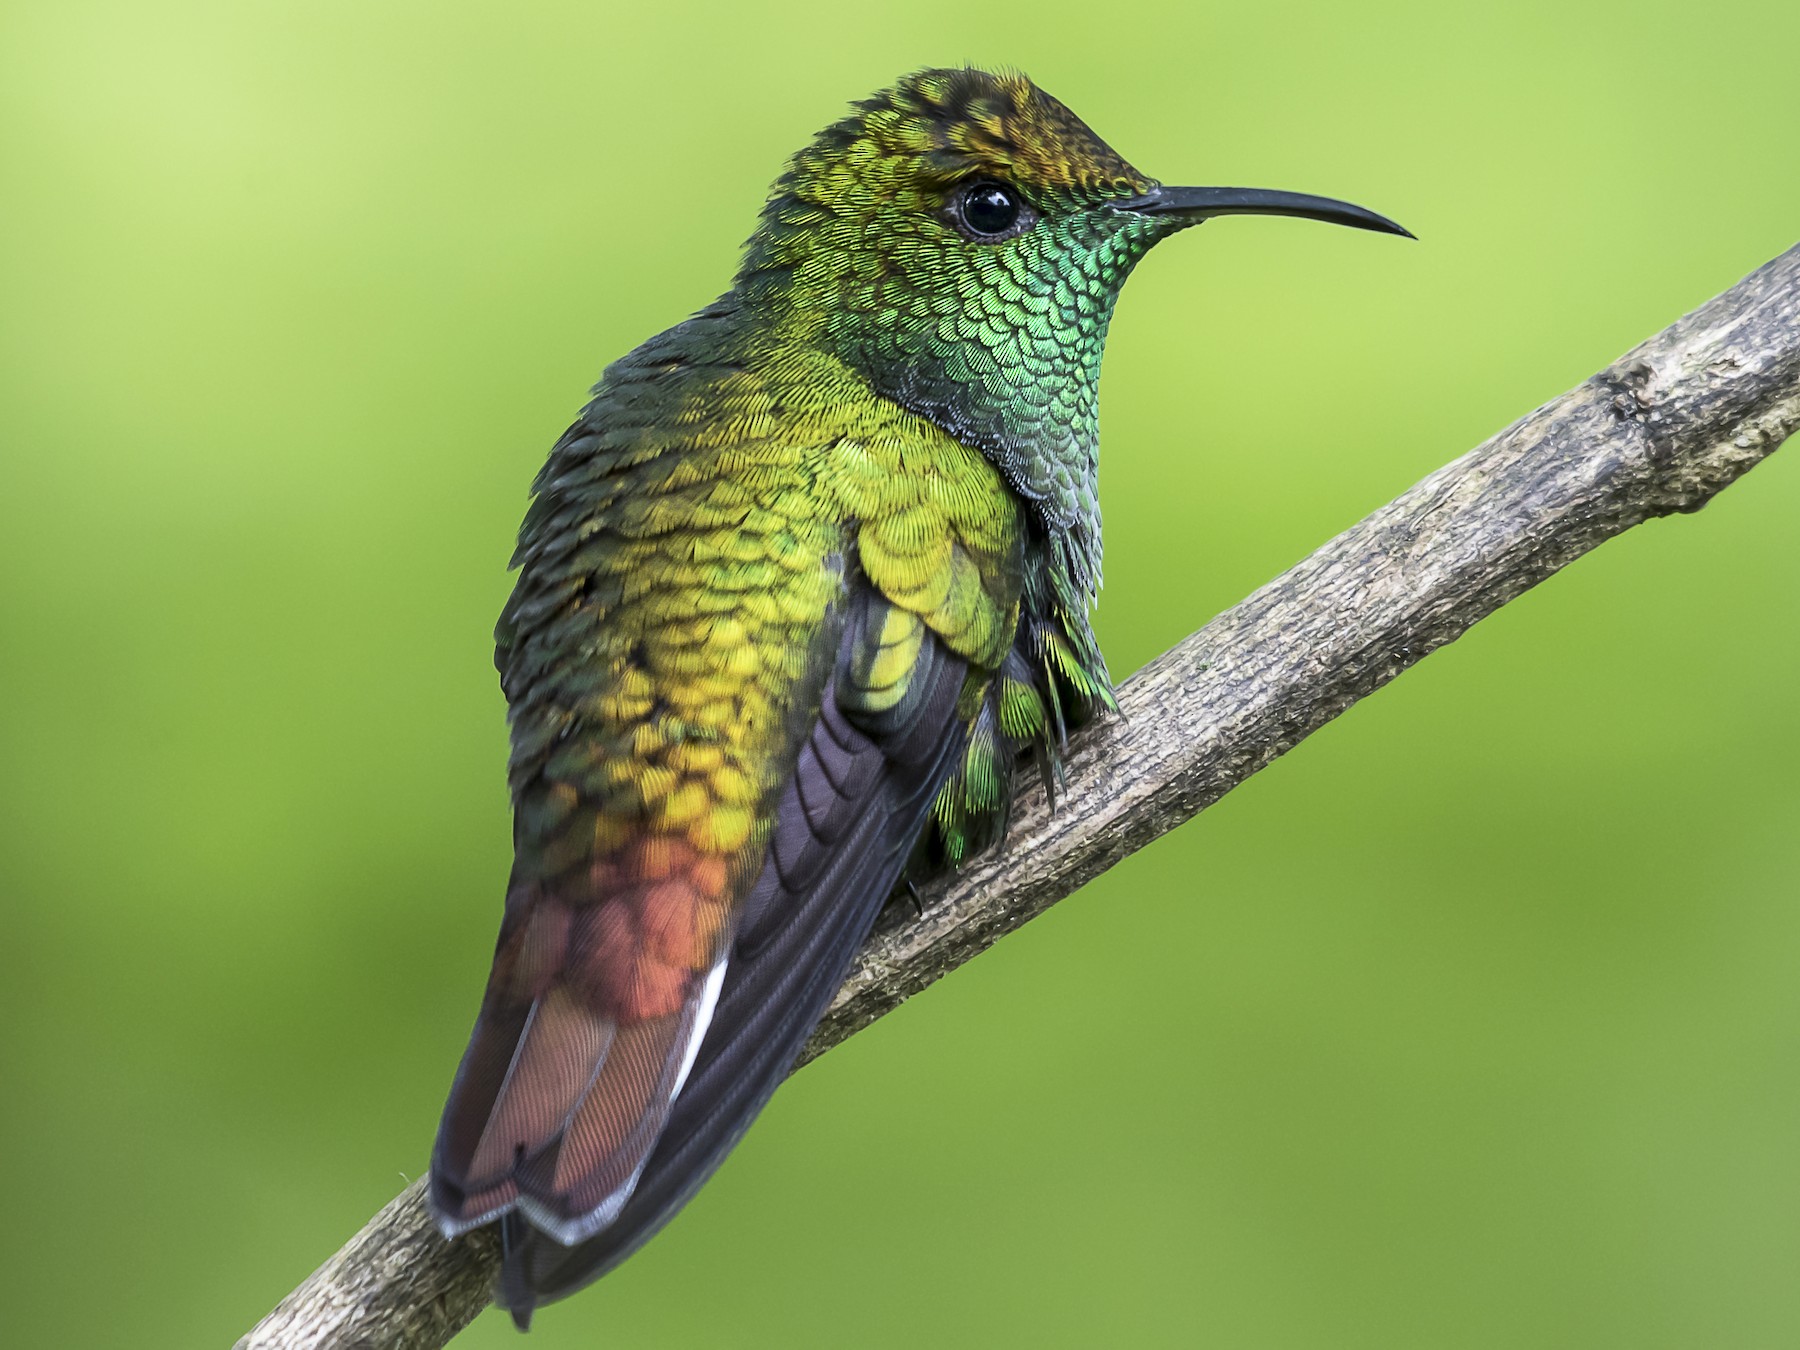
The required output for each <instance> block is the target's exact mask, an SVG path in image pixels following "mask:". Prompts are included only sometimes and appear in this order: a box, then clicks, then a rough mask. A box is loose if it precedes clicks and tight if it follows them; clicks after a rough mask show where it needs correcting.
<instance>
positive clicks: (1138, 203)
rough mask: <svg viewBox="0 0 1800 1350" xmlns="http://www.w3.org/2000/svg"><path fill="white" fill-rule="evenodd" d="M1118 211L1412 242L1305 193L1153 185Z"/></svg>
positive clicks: (1400, 229)
mask: <svg viewBox="0 0 1800 1350" xmlns="http://www.w3.org/2000/svg"><path fill="white" fill-rule="evenodd" d="M1114 205H1115V206H1117V207H1118V208H1119V209H1120V210H1122V211H1141V212H1142V213H1143V214H1144V215H1147V216H1178V217H1180V218H1181V219H1182V220H1183V222H1185V223H1191V224H1195V225H1198V224H1199V223H1200V222H1201V221H1203V220H1211V219H1212V218H1213V217H1214V216H1301V217H1304V218H1305V219H1307V220H1323V221H1326V222H1327V223H1329V224H1332V225H1348V226H1350V227H1351V228H1352V229H1357V230H1379V231H1380V232H1381V233H1383V234H1399V235H1404V236H1405V237H1406V238H1408V239H1411V238H1412V237H1413V233H1412V231H1411V230H1409V229H1406V228H1405V227H1404V226H1401V225H1396V224H1395V223H1394V222H1393V221H1391V220H1389V219H1388V218H1387V217H1386V216H1378V215H1376V214H1375V213H1374V212H1373V211H1367V210H1364V209H1363V208H1362V207H1360V206H1352V205H1351V204H1350V203H1349V202H1340V201H1338V200H1337V199H1336V198H1334V197H1314V196H1312V195H1311V194H1310V193H1306V192H1271V191H1269V190H1268V189H1266V188H1237V187H1158V188H1151V189H1150V191H1148V192H1146V193H1144V194H1143V195H1142V196H1141V197H1127V198H1126V199H1125V200H1124V201H1121V202H1115V203H1114Z"/></svg>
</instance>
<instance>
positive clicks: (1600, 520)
mask: <svg viewBox="0 0 1800 1350" xmlns="http://www.w3.org/2000/svg"><path fill="white" fill-rule="evenodd" d="M1796 427H1800V246H1796V247H1795V248H1792V249H1789V250H1788V251H1787V252H1786V253H1784V254H1782V256H1781V257H1779V258H1777V259H1775V260H1774V261H1773V262H1771V263H1769V264H1768V265H1767V266H1765V267H1763V268H1761V269H1760V270H1758V271H1756V272H1754V273H1752V274H1751V275H1750V276H1748V277H1746V278H1745V279H1744V280H1743V281H1741V282H1739V283H1738V284H1737V285H1736V286H1734V287H1732V288H1731V289H1730V290H1729V291H1727V292H1725V294H1723V295H1721V296H1719V297H1717V298H1716V299H1714V300H1712V301H1710V302H1709V303H1707V304H1706V305H1703V306H1702V307H1701V308H1699V309H1697V310H1695V311H1694V312H1693V313H1692V314H1689V315H1688V316H1687V317H1686V318H1684V319H1682V320H1681V321H1680V322H1678V323H1676V324H1675V325H1674V326H1673V327H1671V328H1669V329H1666V330H1665V331H1663V332H1661V333H1659V334H1657V335H1656V336H1655V337H1653V338H1651V339H1650V340H1649V341H1648V342H1645V343H1644V344H1643V345H1642V346H1640V347H1638V348H1636V349H1635V350H1633V351H1631V352H1628V353H1626V355H1624V356H1623V357H1621V358H1620V359H1619V360H1617V361H1615V362H1614V363H1613V364H1612V365H1610V366H1608V367H1607V368H1606V369H1605V370H1603V371H1601V372H1600V373H1599V374H1598V375H1596V376H1594V377H1593V378H1592V379H1590V380H1588V381H1586V382H1585V383H1583V384H1582V385H1580V386H1578V387H1577V388H1575V389H1572V390H1570V391H1569V392H1568V393H1566V394H1564V395H1562V396H1561V397H1560V398H1558V399H1555V400H1553V401H1552V402H1550V403H1547V404H1545V405H1544V406H1543V407H1542V408H1539V409H1538V410H1537V411H1536V412H1534V413H1531V414H1530V415H1529V416H1527V417H1524V418H1522V419H1521V420H1520V421H1518V422H1516V423H1514V424H1513V425H1512V426H1510V427H1508V428H1507V429H1506V430H1504V431H1502V432H1500V433H1499V434H1498V435H1496V436H1494V437H1493V438H1491V439H1490V440H1488V441H1486V442H1485V443H1484V444H1482V445H1480V446H1478V447H1477V448H1476V449H1474V450H1473V451H1471V452H1470V453H1468V454H1467V455H1464V456H1463V457H1462V458H1461V459H1459V460H1457V461H1456V462H1455V463H1453V464H1450V465H1447V466H1446V467H1445V468H1442V469H1440V470H1438V472H1436V473H1434V474H1432V475H1431V476H1430V477H1429V478H1427V479H1425V481H1424V482H1422V483H1420V484H1419V485H1418V486H1416V487H1414V488H1412V489H1411V490H1410V491H1408V492H1407V493H1405V494H1404V495H1402V496H1401V497H1399V498H1397V499H1396V500H1394V501H1392V502H1390V503H1389V504H1388V505H1386V506H1384V507H1382V508H1381V509H1380V510H1379V511H1376V512H1375V513H1374V514H1373V515H1371V516H1369V517H1368V518H1367V519H1366V520H1363V521H1362V522H1361V523H1359V524H1357V525H1355V526H1353V527H1352V528H1351V529H1349V530H1346V531H1345V532H1344V533H1343V534H1341V535H1339V536H1338V537H1337V538H1336V539H1334V540H1332V541H1331V542H1330V543H1329V544H1327V545H1325V547H1323V548H1321V549H1320V550H1319V551H1318V552H1317V553H1314V554H1313V555H1312V556H1311V557H1309V558H1307V559H1306V560H1305V561H1304V562H1302V563H1300V565H1299V566H1297V567H1295V568H1294V569H1293V570H1291V571H1289V572H1287V573H1285V574H1284V575H1282V576H1280V577H1277V578H1276V579H1275V580H1274V581H1272V582H1270V583H1269V584H1268V585H1267V586H1264V587H1263V588H1262V589H1261V590H1259V591H1258V592H1256V594H1254V595H1252V596H1251V597H1250V598H1249V599H1247V600H1245V601H1244V602H1243V603H1241V604H1239V605H1238V606H1236V607H1235V608H1233V609H1231V610H1229V611H1227V612H1226V613H1224V614H1222V615H1220V616H1219V617H1218V618H1216V619H1214V620H1213V621H1212V622H1211V623H1209V624H1208V625H1206V627H1205V628H1203V629H1201V630H1200V631H1199V632H1198V633H1195V634H1193V635H1192V636H1191V637H1189V638H1187V639H1186V640H1185V641H1183V642H1182V643H1180V644H1179V645H1178V646H1176V647H1175V648H1173V649H1172V650H1170V651H1168V652H1165V653H1164V654H1163V655H1162V656H1160V657H1158V658H1157V659H1156V660H1155V661H1153V662H1151V663H1150V664H1149V665H1148V666H1146V667H1145V668H1144V669H1143V670H1141V671H1139V672H1138V673H1137V674H1136V675H1134V676H1133V677H1132V678H1131V679H1129V680H1128V681H1126V683H1125V685H1124V687H1123V688H1122V689H1121V690H1120V704H1121V707H1122V709H1123V712H1124V716H1123V717H1114V718H1108V719H1106V720H1104V721H1102V722H1101V723H1100V724H1098V725H1097V726H1094V727H1091V728H1089V729H1088V730H1086V731H1085V732H1083V733H1082V734H1081V735H1080V736H1078V737H1077V738H1076V741H1075V744H1074V745H1073V747H1072V755H1071V758H1070V762H1069V772H1068V783H1067V786H1066V787H1065V788H1064V789H1062V790H1061V791H1060V792H1059V794H1058V797H1059V800H1058V802H1057V805H1056V808H1055V810H1054V814H1053V813H1052V811H1051V810H1050V809H1049V807H1048V806H1047V804H1046V802H1045V800H1044V794H1043V793H1042V792H1041V791H1036V790H1032V789H1031V787H1030V786H1029V785H1028V786H1027V789H1026V790H1025V791H1024V792H1023V793H1022V794H1021V806H1020V809H1019V811H1018V815H1017V817H1016V819H1015V820H1014V822H1013V827H1012V832H1011V834H1010V836H1009V839H1008V842H1007V845H1006V847H1005V848H1004V849H1003V850H1001V851H999V852H997V853H995V854H992V855H990V856H986V857H982V858H980V859H977V860H976V861H975V862H974V863H973V864H971V865H970V866H969V867H967V868H965V869H964V870H963V871H962V872H961V873H960V874H958V875H957V876H956V877H955V878H953V879H952V880H950V881H948V882H946V883H942V884H939V885H937V886H934V887H933V888H931V889H930V890H929V891H928V892H927V893H926V895H925V897H924V913H923V915H922V916H920V917H919V918H917V919H913V918H911V916H910V914H908V915H905V916H900V917H895V916H893V915H890V916H889V918H888V919H887V920H886V921H884V923H883V924H882V925H881V927H880V929H879V931H878V932H877V934H876V936H875V938H874V939H873V940H872V941H871V942H870V944H869V946H868V948H867V949H866V950H865V951H864V952H863V954H862V956H861V957H860V958H859V960H858V963H857V966H856V968H855V969H854V971H853V972H852V973H851V975H850V978H849V979H848V980H847V981H846V983H845V985H844V988H843V989H842V991H841V992H840V993H839V994H838V997H837V1000H836V1002H834V1003H833V1004H832V1007H831V1010H830V1012H829V1013H827V1014H826V1017H825V1020H824V1022H823V1023H822V1024H821V1025H820V1027H819V1029H818V1031H817V1033H816V1034H815V1035H814V1036H813V1039H812V1042H811V1044H810V1045H809V1046H808V1047H807V1049H806V1052H805V1055H804V1056H803V1061H802V1062H804V1061H805V1060H808V1059H811V1058H813V1057H815V1056H817V1055H820V1054H822V1053H824V1051H826V1050H828V1049H830V1048H831V1047H832V1046H834V1045H836V1044H837V1043H838V1042H839V1041H842V1040H844V1039H845V1038H846V1037H848V1036H850V1035H852V1034H853V1033H855V1032H856V1031H858V1030H860V1029H861V1028H863V1027H865V1026H867V1025H868V1024H869V1023H870V1022H872V1021H874V1020H875V1019H876V1018H877V1017H880V1016H881V1015H882V1014H883V1013H885V1012H887V1011H888V1010H889V1009H891V1008H894V1007H896V1006H898V1005H899V1004H900V1003H901V1002H902V1001H904V1000H905V999H907V998H909V997H910V996H911V995H913V994H915V993H917V992H918V991H919V990H921V989H923V988H924V987H925V986H926V985H928V984H930V983H931V982H932V981H933V980H936V979H937V978H938V977H940V976H941V975H944V974H945V973H947V972H949V971H951V970H953V969H955V968H956V967H957V966H959V965H961V964H962V963H963V962H964V961H967V960H968V959H969V958H970V957H972V956H974V955H975V954H976V953H978V952H980V951H982V950H983V949H985V948H986V947H988V946H989V945H991V944H992V943H993V942H995V941H996V940H997V939H999V938H1000V937H1001V936H1003V935H1004V934H1006V933H1009V932H1011V931H1012V930H1013V929H1015V928H1017V927H1018V926H1019V925H1020V924H1022V923H1024V922H1026V921H1027V920H1028V919H1031V918H1033V917H1034V916H1036V915H1038V914H1041V913H1043V911H1044V910H1046V909H1048V908H1049V907H1050V906H1051V905H1053V904H1055V903H1056V902H1057V901H1058V900H1060V899H1062V898H1063V897H1064V896H1066V895H1068V894H1070V893H1071V892H1072V891H1074V890H1075V889H1076V888H1077V887H1079V886H1081V885H1082V884H1083V883H1084V882H1086V881H1088V880H1090V879H1091V878H1093V877H1095V876H1097V875H1099V874H1100V873H1101V872H1103V871H1105V870H1106V869H1107V868H1108V867H1111V866H1112V865H1113V864H1114V863H1116V862H1118V861H1119V860H1120V859H1121V858H1123V857H1125V856H1126V855H1127V854H1129V853H1132V852H1134V851H1135V850H1137V849H1139V848H1142V847H1143V846H1144V845H1145V844H1147V843H1149V842H1150V841H1151V840H1152V839H1155V838H1156V837H1157V836H1159V835H1161V834H1163V833H1164V832H1165V831H1168V830H1170V829H1173V828H1174V827H1175V826H1176V825H1179V824H1180V823H1181V822H1182V821H1184V820H1187V819H1188V818H1189V817H1191V816H1193V815H1194V814H1195V813H1196V812H1198V811H1200V810H1202V809H1204V808H1205V807H1207V806H1209V805H1211V804H1212V803H1213V802H1215V801H1217V800H1218V799H1219V798H1220V797H1222V796H1224V794H1225V793H1227V792H1229V791H1230V790H1231V789H1232V788H1234V787H1236V786H1237V785H1238V784H1239V783H1241V782H1243V781H1244V780H1245V779H1246V778H1248V777H1250V775H1251V774H1253V773H1255V772H1256V771H1257V770H1258V769H1260V768H1262V767H1263V766H1264V765H1265V764H1268V763H1269V762H1270V761H1272V760H1274V759H1275V758H1276V757H1277V756H1279V755H1281V754H1283V753H1285V752H1286V751H1287V750H1289V749H1291V748H1292V747H1293V746H1294V745H1296V744H1298V743H1299V742H1300V741H1301V740H1303V739H1304V738H1305V737H1306V736H1308V735H1310V734H1311V733H1312V732H1313V731H1316V730H1317V729H1318V728H1319V727H1321V726H1323V725H1324V724H1325V723H1326V722H1329V721H1330V720H1331V719H1332V718H1333V717H1336V716H1337V715H1338V714H1339V713H1341V712H1343V711H1344V709H1346V708H1348V707H1349V706H1350V705H1351V704H1352V703H1354V702H1356V701H1357V700H1358V699H1359V698H1362V697H1364V696H1365V695H1367V694H1370V693H1372V692H1373V691H1375V690H1376V689H1379V688H1380V687H1381V686H1382V685H1384V684H1386V683H1387V682H1388V681H1389V680H1391V679H1393V678H1394V676H1396V675H1398V674H1399V673H1400V672H1401V671H1403V670H1405V669H1406V668H1407V667H1408V666H1410V665H1412V664H1413V663H1414V662H1416V661H1418V660H1419V659H1420V658H1422V657H1424V656H1425V655H1427V654H1428V653H1430V652H1432V651H1434V650H1435V649H1437V648H1438V647H1441V646H1443V645H1444V644H1445V643H1446V642H1450V641H1453V640H1454V639H1456V638H1457V637H1459V636H1461V635H1462V634H1463V633H1464V632H1465V631H1467V629H1468V628H1469V627H1470V626H1471V625H1472V624H1474V623H1476V622H1477V621H1478V620H1480V619H1482V618H1485V617H1486V616H1487V615H1489V614H1491V613H1493V612H1494V611H1495V610H1496V609H1498V608H1500V606H1502V605H1504V604H1506V603H1507V602H1508V601H1509V600H1512V599H1513V598H1515V597H1516V596H1518V595H1520V594H1521V593H1522V592H1524V591H1526V590H1527V589H1529V588H1530V587H1532V586H1535V585H1536V584H1537V583H1538V582H1540V581H1542V580H1543V579H1544V578H1545V577H1548V576H1550V575H1551V574H1552V573H1554V572H1556V571H1557V570H1558V569H1559V568H1561V567H1564V566H1566V565H1567V564H1568V563H1570V562H1572V561H1574V560H1575V559H1576V558H1578V557H1580V556H1581V555H1582V554H1584V553H1586V552H1587V551H1588V550H1590V549H1592V548H1594V547H1595V546H1596V545H1598V544H1600V543H1603V542H1604V541H1606V540H1608V539H1610V538H1612V537H1613V536H1614V535H1616V534H1620V533H1622V532H1624V531H1625V530H1628V529H1630V528H1631V527H1632V526H1634V525H1637V524H1640V523H1642V522H1643V521H1645V520H1649V519H1651V518H1652V517H1654V516H1662V515H1668V514H1671V513H1673V512H1677V511H1697V510H1699V509H1700V508H1701V507H1702V506H1704V505H1705V504H1706V503H1707V502H1708V501H1709V500H1711V498H1712V497H1713V495H1714V494H1715V493H1717V492H1718V491H1719V490H1720V489H1722V488H1724V487H1725V486H1726V485H1727V484H1729V483H1731V482H1732V481H1734V480H1735V479H1736V478H1737V477H1738V476H1739V475H1740V474H1742V473H1744V472H1745V471H1746V470H1748V469H1750V468H1751V467H1753V466H1754V465H1756V464H1757V463H1758V462H1760V461H1761V460H1762V459H1764V458H1765V457H1767V456H1768V455H1769V454H1771V453H1772V452H1773V451H1774V450H1775V449H1776V447H1778V446H1779V445H1780V444H1781V442H1782V441H1783V440H1784V439H1785V438H1786V437H1787V436H1788V435H1789V434H1790V433H1791V432H1793V431H1794V430H1795V429H1796ZM498 1259H499V1258H498V1250H497V1244H496V1243H495V1242H494V1240H493V1239H492V1237H491V1235H490V1234H489V1233H487V1232H478V1233H473V1234H470V1235H469V1236H468V1237H465V1238H463V1239H461V1240H459V1241H457V1242H454V1243H447V1242H445V1241H444V1240H443V1239H442V1238H440V1237H439V1236H438V1235H437V1232H436V1230H435V1229H434V1228H433V1227H432V1224H431V1221H430V1219H429V1217H428V1215H427V1214H426V1210H425V1201H424V1188H423V1185H422V1184H421V1183H417V1182H415V1183H414V1184H413V1185H411V1186H408V1187H407V1188H406V1190H404V1191H403V1192H401V1194H400V1195H399V1196H398V1197H397V1198H396V1199H394V1200H393V1201H392V1202H391V1203H389V1204H388V1205H387V1206H386V1207H385V1208H384V1209H383V1210H382V1211H381V1212H380V1213H379V1214H377V1215H376V1216H375V1217H374V1218H373V1219H372V1220H370V1222H369V1224H368V1226H367V1227H365V1228H364V1229H363V1230H362V1232H360V1233H358V1234H357V1235H356V1237H354V1238H352V1239H351V1241H350V1242H349V1244H348V1245H347V1246H345V1247H344V1248H343V1250H341V1251H340V1252H338V1253H337V1255H335V1256H333V1257H332V1258H331V1259H330V1260H329V1261H327V1262H326V1263H325V1264H324V1265H323V1266H321V1267H320V1268H319V1269H318V1270H317V1271H315V1272H314V1273H313V1275H312V1276H311V1277H310V1278H309V1279H308V1280H307V1281H306V1282H305V1283H304V1284H302V1285H301V1286H300V1287H299V1288H298V1289H296V1290H295V1291H294V1292H293V1293H292V1294H290V1295H289V1296H288V1297H287V1298H286V1299H284V1300H283V1301H282V1303H281V1305H280V1306H279V1307H278V1308H276V1309H275V1311H274V1312H272V1313H271V1314H269V1316H268V1317H266V1318H265V1319H264V1320H263V1321H262V1322H261V1323H260V1324H259V1325H258V1326H257V1327H256V1328H255V1330H253V1331H251V1332H250V1333H249V1334H248V1335H247V1336H245V1337H244V1338H243V1339H242V1340H240V1341H239V1342H238V1346H239V1348H240V1350H301V1348H302V1347H305V1348H306V1350H326V1348H330V1350H340V1348H347V1347H365V1346H366V1347H387V1348H390V1350H424V1348H426V1347H432V1348H435V1347H439V1346H442V1345H444V1344H446V1343H447V1342H448V1341H449V1339H450V1338H451V1337H452V1336H454V1335H455V1334H456V1333H457V1332H458V1331H459V1330H461V1328H462V1327H464V1326H465V1325H467V1324H468V1322H469V1321H471V1320H472V1319H473V1318H474V1317H475V1315H476V1314H477V1313H479V1312H480V1311H481V1309H482V1308H484V1307H485V1306H486V1305H487V1303H488V1298H489V1289H490V1287H491V1284H492V1281H493V1277H494V1273H495V1270H496V1268H497V1263H498Z"/></svg>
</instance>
